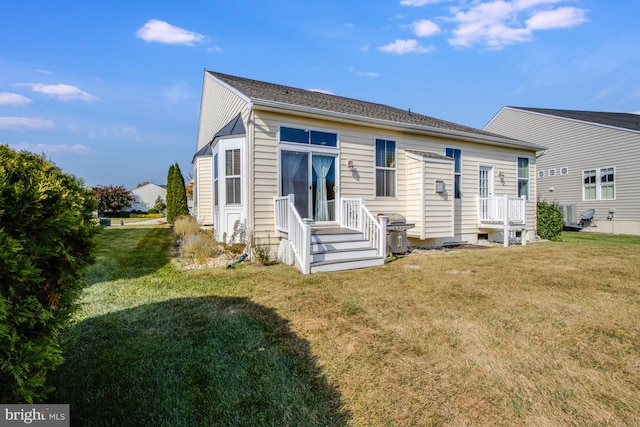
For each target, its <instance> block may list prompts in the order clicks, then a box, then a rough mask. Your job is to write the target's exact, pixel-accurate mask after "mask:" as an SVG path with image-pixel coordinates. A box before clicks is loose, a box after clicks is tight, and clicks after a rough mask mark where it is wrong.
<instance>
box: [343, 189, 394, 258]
mask: <svg viewBox="0 0 640 427" xmlns="http://www.w3.org/2000/svg"><path fill="white" fill-rule="evenodd" d="M340 207H341V209H340V227H342V228H349V229H351V230H357V231H359V232H361V233H362V234H363V236H364V239H365V240H368V241H369V244H370V245H371V247H372V248H376V250H377V252H378V256H381V257H384V256H385V255H386V252H387V221H388V218H387V217H386V216H381V217H379V218H378V219H379V221H380V222H378V220H376V218H375V217H374V216H373V215H372V214H371V211H369V209H367V207H366V206H365V204H364V198H360V199H344V198H341V199H340Z"/></svg>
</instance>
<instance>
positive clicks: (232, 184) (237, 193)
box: [224, 148, 242, 205]
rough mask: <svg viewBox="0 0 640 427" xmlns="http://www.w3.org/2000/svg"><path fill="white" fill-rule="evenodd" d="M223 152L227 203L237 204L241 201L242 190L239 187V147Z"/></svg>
mask: <svg viewBox="0 0 640 427" xmlns="http://www.w3.org/2000/svg"><path fill="white" fill-rule="evenodd" d="M224 154H225V181H226V190H227V191H226V196H227V205H239V204H241V203H242V198H241V196H242V192H241V189H240V149H239V148H235V149H233V150H226V151H225V152H224Z"/></svg>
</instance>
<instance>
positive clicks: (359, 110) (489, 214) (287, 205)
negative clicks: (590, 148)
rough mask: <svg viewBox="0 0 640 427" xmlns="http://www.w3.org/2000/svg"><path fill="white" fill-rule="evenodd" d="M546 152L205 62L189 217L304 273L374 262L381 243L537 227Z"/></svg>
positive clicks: (522, 237)
mask: <svg viewBox="0 0 640 427" xmlns="http://www.w3.org/2000/svg"><path fill="white" fill-rule="evenodd" d="M543 149H544V147H542V146H540V145H538V144H532V143H529V142H523V141H518V140H515V139H512V138H507V137H504V136H501V135H498V134H494V133H490V132H487V131H483V130H479V129H475V128H471V127H467V126H463V125H459V124H456V123H451V122H447V121H444V120H439V119H435V118H433V117H428V116H425V115H421V114H417V113H415V112H412V111H407V110H402V109H398V108H394V107H390V106H386V105H381V104H375V103H371V102H366V101H360V100H356V99H351V98H344V97H340V96H335V95H329V94H325V93H320V92H315V91H308V90H303V89H298V88H294V87H290V86H283V85H279V84H272V83H267V82H262V81H257V80H251V79H246V78H242V77H236V76H230V75H226V74H222V73H217V72H213V71H205V73H204V81H203V88H202V101H201V107H200V121H199V128H198V138H197V146H196V150H195V153H196V154H195V156H194V158H193V168H194V172H193V176H194V216H195V218H196V219H197V221H198V222H199V223H200V224H201V225H203V226H211V227H213V230H214V234H215V237H216V239H218V240H227V241H229V240H234V239H235V240H236V241H237V240H238V239H242V238H245V239H248V238H251V239H253V241H254V242H257V243H259V244H263V245H270V246H271V247H272V250H273V254H274V256H277V258H278V259H279V260H280V261H282V262H287V263H290V264H295V265H296V266H297V267H298V268H299V269H300V270H302V271H303V272H304V273H310V272H317V271H332V270H340V269H349V268H361V267H367V266H372V265H382V264H383V263H384V257H385V254H386V252H387V248H388V247H392V248H398V247H401V248H403V247H407V246H411V247H438V246H440V247H441V246H443V245H446V244H450V243H451V244H452V243H467V242H468V243H476V242H477V241H478V239H488V240H495V241H500V242H503V243H504V244H505V245H508V244H509V242H519V243H522V244H525V243H526V241H527V240H530V239H532V238H534V236H535V203H534V201H535V200H536V190H535V189H536V185H535V180H536V156H537V154H539V153H540V152H541V151H542V150H543ZM403 220H404V222H403ZM405 233H406V236H405Z"/></svg>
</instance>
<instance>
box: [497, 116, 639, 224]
mask: <svg viewBox="0 0 640 427" xmlns="http://www.w3.org/2000/svg"><path fill="white" fill-rule="evenodd" d="M485 130H486V131H489V132H496V133H500V134H502V135H506V136H508V137H511V138H515V139H519V140H522V141H527V142H529V143H532V144H537V145H544V146H545V147H547V150H546V151H545V152H544V154H543V155H541V156H540V157H539V158H538V160H537V172H536V173H537V187H538V188H537V193H538V196H539V197H540V198H541V199H544V200H547V201H554V202H557V203H558V204H559V205H561V206H562V207H563V210H564V212H565V214H566V215H567V218H566V219H567V222H568V223H575V222H579V220H580V214H581V213H582V212H587V211H588V210H590V209H594V210H595V216H594V221H592V222H591V224H590V226H589V227H586V228H583V230H584V231H594V232H602V233H616V234H636V235H638V234H640V192H639V191H638V186H637V185H636V180H638V179H640V169H638V162H639V161H640V115H638V114H630V113H609V112H595V111H576V110H556V109H544V108H523V107H504V108H502V109H501V110H500V112H498V114H497V115H496V116H495V117H494V118H493V119H492V120H491V121H490V122H489V124H487V126H486V127H485Z"/></svg>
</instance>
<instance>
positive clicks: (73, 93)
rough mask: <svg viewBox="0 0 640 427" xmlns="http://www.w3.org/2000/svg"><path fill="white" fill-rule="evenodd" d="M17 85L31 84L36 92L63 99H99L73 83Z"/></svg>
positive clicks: (21, 84)
mask: <svg viewBox="0 0 640 427" xmlns="http://www.w3.org/2000/svg"><path fill="white" fill-rule="evenodd" d="M16 86H29V87H31V90H32V91H34V92H39V93H44V94H46V95H50V96H53V97H54V98H58V99H59V100H61V101H69V100H72V99H80V100H82V101H93V100H95V99H98V97H97V96H93V95H91V94H90V93H87V92H85V91H83V90H80V89H79V88H77V87H75V86H72V85H65V84H57V85H45V84H42V83H19V84H17V85H16Z"/></svg>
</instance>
